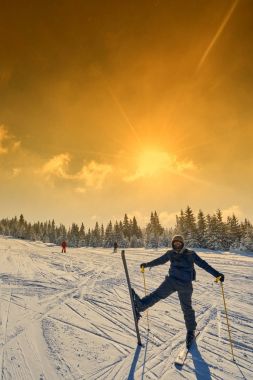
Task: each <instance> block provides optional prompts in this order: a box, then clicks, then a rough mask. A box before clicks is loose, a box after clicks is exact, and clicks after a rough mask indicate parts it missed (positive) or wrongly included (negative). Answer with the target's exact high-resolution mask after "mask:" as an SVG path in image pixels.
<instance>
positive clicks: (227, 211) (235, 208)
mask: <svg viewBox="0 0 253 380" xmlns="http://www.w3.org/2000/svg"><path fill="white" fill-rule="evenodd" d="M233 214H235V216H236V217H237V218H238V219H240V220H242V219H244V218H245V217H246V216H245V214H244V212H243V211H242V209H241V208H240V206H238V205H232V206H230V207H228V208H226V209H223V210H222V215H223V218H224V219H226V218H227V217H228V216H232V215H233Z"/></svg>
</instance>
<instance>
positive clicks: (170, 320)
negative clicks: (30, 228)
mask: <svg viewBox="0 0 253 380" xmlns="http://www.w3.org/2000/svg"><path fill="white" fill-rule="evenodd" d="M165 251H166V250H158V251H152V250H144V249H136V250H135V249H127V250H126V257H127V262H128V268H129V273H130V277H131V281H132V285H133V287H134V288H135V289H136V291H137V292H138V293H139V294H140V295H144V289H143V279H142V276H141V273H140V271H139V264H140V263H141V262H145V261H150V260H152V259H153V258H156V257H158V256H160V255H161V254H163V253H164V252H165ZM200 255H201V256H202V257H203V258H204V259H207V261H208V262H209V263H210V264H211V265H213V266H214V267H215V268H216V269H217V270H219V271H221V272H223V273H224V274H225V279H226V281H225V284H224V290H225V296H226V301H227V307H228V311H229V320H230V324H231V332H232V338H233V342H234V354H235V358H236V363H233V362H232V359H231V351H230V344H229V339H228V333H227V327H226V319H225V314H224V307H223V300H222V296H221V289H220V286H219V285H218V284H215V283H214V282H213V280H214V278H213V277H212V276H210V275H209V274H208V273H206V272H204V271H203V270H201V269H198V268H197V282H195V283H194V293H193V306H194V308H195V311H196V318H197V322H198V328H199V329H200V330H201V333H200V335H199V337H198V342H197V345H194V347H193V348H192V350H191V352H190V353H189V354H188V358H187V361H186V363H185V365H184V367H183V368H182V369H181V370H180V369H178V368H176V367H175V366H174V359H175V357H176V355H177V353H178V351H179V350H180V348H181V347H182V345H183V344H184V339H185V327H184V321H183V316H182V312H181V309H180V304H179V301H178V298H177V295H176V294H173V295H172V296H170V297H169V298H167V299H166V300H164V301H162V302H159V303H158V304H156V305H154V306H153V307H152V308H151V309H150V310H149V323H150V331H149V332H148V331H147V319H146V314H145V313H144V314H143V317H142V318H141V320H140V322H139V327H140V333H141V338H142V341H143V343H144V347H137V346H136V335H135V329H134V323H133V317H132V311H131V306H130V299H129V294H128V290H127V285H126V279H125V275H124V271H123V265H122V262H121V257H120V252H118V253H117V254H114V253H112V251H111V250H110V249H99V248H97V249H92V248H89V249H88V248H79V249H78V248H76V249H68V252H67V254H61V253H60V247H56V246H52V245H47V244H44V243H41V242H28V241H23V240H15V239H8V238H5V237H0V266H1V273H0V301H1V303H0V305H1V308H0V376H1V379H0V380H15V379H20V380H30V379H31V380H33V379H34V380H56V379H64V380H104V379H108V380H134V379H135V380H139V379H140V380H144V379H147V380H160V379H161V380H167V379H173V380H174V379H189V380H194V379H197V380H209V379H217V380H231V379H247V380H250V379H253V348H252V345H253V336H252V328H253V314H252V309H253V290H252V289H253V256H250V255H238V254H237V255H236V254H230V253H224V254H221V253H214V252H210V253H207V252H205V253H200ZM167 270H168V266H167V265H163V266H160V267H156V268H153V269H152V270H151V271H148V270H147V271H146V280H147V287H148V291H149V292H150V291H152V290H154V289H155V288H156V287H157V286H158V285H159V284H160V283H161V282H162V281H163V279H164V276H165V275H166V272H167Z"/></svg>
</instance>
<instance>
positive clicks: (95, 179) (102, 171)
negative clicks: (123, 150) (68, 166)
mask: <svg viewBox="0 0 253 380" xmlns="http://www.w3.org/2000/svg"><path fill="white" fill-rule="evenodd" d="M112 171H113V169H112V166H111V165H108V164H100V163H97V162H95V161H91V162H90V163H88V164H87V165H84V166H83V167H82V169H81V170H80V172H79V173H77V174H76V175H75V176H74V178H75V179H77V180H79V181H83V182H84V183H85V184H86V186H88V187H95V188H96V189H100V188H101V187H102V184H103V182H104V180H105V178H106V177H107V176H108V174H110V173H112Z"/></svg>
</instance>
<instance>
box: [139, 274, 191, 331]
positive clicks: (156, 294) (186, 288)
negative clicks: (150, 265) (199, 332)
mask: <svg viewBox="0 0 253 380" xmlns="http://www.w3.org/2000/svg"><path fill="white" fill-rule="evenodd" d="M174 292H177V293H178V298H179V301H180V305H181V309H182V311H183V314H184V320H185V326H186V329H187V331H192V330H195V328H196V326H197V324H196V320H195V312H194V310H193V308H192V292H193V288H192V283H191V282H187V283H185V282H182V281H179V280H177V279H175V278H174V277H170V276H166V277H165V281H163V283H162V284H161V285H160V286H159V288H157V289H156V290H155V291H153V292H152V293H150V294H149V295H147V296H146V297H144V298H142V299H141V304H142V307H141V310H140V311H144V310H146V309H148V308H149V307H150V306H152V305H154V304H155V303H157V302H158V301H160V300H161V299H164V298H167V297H168V296H169V295H171V294H172V293H174Z"/></svg>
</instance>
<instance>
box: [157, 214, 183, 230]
mask: <svg viewBox="0 0 253 380" xmlns="http://www.w3.org/2000/svg"><path fill="white" fill-rule="evenodd" d="M179 214H180V211H177V212H171V213H169V212H167V211H162V212H160V213H159V214H158V216H159V220H160V223H161V225H162V226H163V227H166V228H170V227H175V224H176V215H179Z"/></svg>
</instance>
